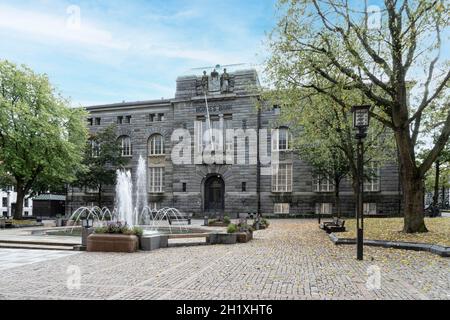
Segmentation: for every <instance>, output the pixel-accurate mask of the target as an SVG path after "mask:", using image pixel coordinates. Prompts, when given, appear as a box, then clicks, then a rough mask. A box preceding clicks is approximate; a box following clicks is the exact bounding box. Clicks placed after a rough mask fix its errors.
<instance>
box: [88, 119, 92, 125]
mask: <svg viewBox="0 0 450 320" xmlns="http://www.w3.org/2000/svg"><path fill="white" fill-rule="evenodd" d="M87 122H88V125H89V126H92V124H93V120H92V118H89V119H87Z"/></svg>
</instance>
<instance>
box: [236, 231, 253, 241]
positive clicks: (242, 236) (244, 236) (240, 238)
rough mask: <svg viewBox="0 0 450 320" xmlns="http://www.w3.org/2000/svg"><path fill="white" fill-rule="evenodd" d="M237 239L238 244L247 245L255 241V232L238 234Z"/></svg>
mask: <svg viewBox="0 0 450 320" xmlns="http://www.w3.org/2000/svg"><path fill="white" fill-rule="evenodd" d="M236 237H237V242H238V243H247V242H249V241H250V240H252V239H253V232H251V231H247V232H237V233H236Z"/></svg>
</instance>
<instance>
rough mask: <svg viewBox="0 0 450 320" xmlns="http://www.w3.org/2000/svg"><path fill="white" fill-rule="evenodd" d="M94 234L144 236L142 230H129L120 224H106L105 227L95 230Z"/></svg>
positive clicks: (134, 228) (138, 228) (136, 228)
mask: <svg viewBox="0 0 450 320" xmlns="http://www.w3.org/2000/svg"><path fill="white" fill-rule="evenodd" d="M95 233H109V234H126V235H136V236H139V237H140V236H142V235H143V234H144V230H143V229H142V228H140V227H133V228H129V227H127V226H126V225H122V224H121V223H120V222H108V224H107V226H106V227H99V228H96V229H95Z"/></svg>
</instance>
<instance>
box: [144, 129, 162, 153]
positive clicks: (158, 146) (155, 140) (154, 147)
mask: <svg viewBox="0 0 450 320" xmlns="http://www.w3.org/2000/svg"><path fill="white" fill-rule="evenodd" d="M148 154H149V155H150V156H160V155H164V138H163V136H162V135H160V134H154V135H153V136H151V137H150V139H149V140H148Z"/></svg>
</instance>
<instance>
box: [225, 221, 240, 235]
mask: <svg viewBox="0 0 450 320" xmlns="http://www.w3.org/2000/svg"><path fill="white" fill-rule="evenodd" d="M237 230H238V228H237V226H236V225H235V224H234V223H230V224H229V225H228V228H227V232H228V233H235V232H237Z"/></svg>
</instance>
